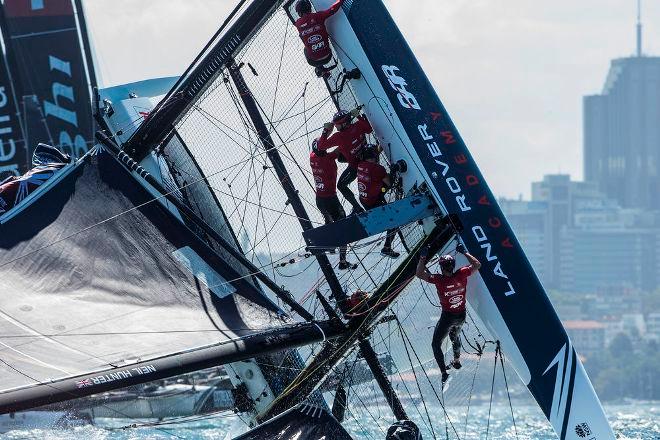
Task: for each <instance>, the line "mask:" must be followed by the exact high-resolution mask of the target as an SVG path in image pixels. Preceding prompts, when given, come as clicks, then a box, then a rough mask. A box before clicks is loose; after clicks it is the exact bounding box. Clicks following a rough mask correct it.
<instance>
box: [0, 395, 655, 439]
mask: <svg viewBox="0 0 660 440" xmlns="http://www.w3.org/2000/svg"><path fill="white" fill-rule="evenodd" d="M605 410H606V412H607V414H608V417H609V419H610V422H611V423H612V426H613V428H614V431H615V432H616V434H617V437H618V438H619V439H621V440H632V439H635V440H637V439H641V440H660V402H650V403H648V402H647V403H634V404H633V403H629V404H625V405H606V406H605ZM431 414H432V418H433V415H435V416H436V417H437V419H436V420H434V423H433V425H434V432H433V434H429V433H428V431H427V432H425V435H424V439H425V440H428V439H432V438H434V436H435V438H437V439H446V438H450V439H457V438H460V439H486V438H488V439H494V440H495V439H501V440H504V439H530V440H546V439H547V440H550V439H556V438H557V437H556V436H555V435H554V433H553V432H552V430H551V428H550V426H549V424H548V422H547V421H546V420H545V418H543V416H542V415H540V414H539V412H538V408H534V407H531V406H529V407H527V406H523V407H517V408H515V422H516V423H515V428H514V425H513V423H512V418H511V413H510V409H509V408H508V406H497V407H493V409H492V412H491V416H490V422H488V406H487V405H481V406H476V407H475V408H474V410H473V411H471V414H472V415H471V416H470V420H469V421H468V423H467V426H466V423H465V420H462V421H461V420H455V421H454V423H453V425H454V426H453V428H451V431H450V432H449V436H448V437H447V435H446V432H445V430H444V427H445V425H444V417H443V413H442V412H441V411H440V409H439V408H431ZM138 423H140V422H138V421H135V420H113V421H112V422H111V423H106V427H105V428H101V427H97V426H81V427H76V428H69V429H53V430H41V429H34V430H24V431H13V432H10V433H7V434H4V435H2V436H0V439H12V440H15V439H21V440H23V439H34V440H42V439H48V440H74V439H76V440H78V439H89V440H165V439H186V440H207V439H208V440H211V439H213V440H225V439H230V438H231V437H232V436H234V435H238V434H239V433H241V432H242V431H243V428H242V426H243V424H242V422H240V420H237V419H236V417H234V416H227V415H225V416H213V417H208V418H203V419H200V420H198V421H195V422H189V423H185V424H168V423H167V422H165V423H161V424H159V425H158V426H151V427H130V426H131V425H134V424H138ZM348 424H349V428H350V429H351V432H352V434H353V435H354V437H355V438H356V439H359V440H366V439H379V440H381V439H384V438H385V435H384V433H383V432H382V431H381V429H380V428H379V427H378V425H377V424H376V422H375V421H374V420H371V421H370V420H361V421H357V420H348ZM358 425H359V426H358ZM424 429H425V430H426V429H428V428H427V427H425V428H424ZM454 429H455V431H454ZM516 430H517V435H516ZM487 431H488V436H486V432H487Z"/></svg>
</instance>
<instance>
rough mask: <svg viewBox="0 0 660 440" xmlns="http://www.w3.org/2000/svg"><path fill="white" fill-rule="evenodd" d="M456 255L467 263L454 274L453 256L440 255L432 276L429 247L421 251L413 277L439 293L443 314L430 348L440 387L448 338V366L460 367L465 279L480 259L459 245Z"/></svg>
mask: <svg viewBox="0 0 660 440" xmlns="http://www.w3.org/2000/svg"><path fill="white" fill-rule="evenodd" d="M456 252H458V253H461V254H463V255H465V257H466V258H467V259H468V262H469V263H470V264H469V265H467V266H463V267H461V268H460V269H458V270H457V271H454V268H455V267H456V259H454V257H453V256H452V255H442V256H441V257H440V259H439V265H440V273H439V274H432V273H431V272H429V271H428V269H427V268H426V260H427V258H428V253H429V250H428V248H424V249H422V250H421V251H420V255H419V262H418V263H417V271H416V275H417V276H418V277H419V278H421V279H422V280H424V281H426V282H428V283H432V284H435V287H436V289H437V290H438V297H439V298H440V306H441V307H442V314H441V315H440V320H439V321H438V323H437V324H436V326H435V331H434V332H433V341H432V342H431V347H432V348H433V355H434V356H435V360H436V362H437V363H438V366H439V367H440V371H441V372H442V383H443V384H444V383H445V382H446V381H447V379H449V374H448V373H447V366H446V365H445V356H444V353H443V352H442V342H443V341H444V340H445V338H446V337H447V335H449V339H450V340H451V345H452V348H453V351H454V360H453V361H452V363H451V366H452V367H453V368H454V369H459V368H461V361H460V357H461V326H462V325H463V323H464V322H465V295H466V288H467V282H468V277H469V276H470V275H473V274H475V273H476V272H477V271H478V270H479V268H480V267H481V263H480V262H479V260H477V259H476V258H475V257H473V256H472V255H470V253H468V252H467V251H466V249H465V247H464V246H463V245H462V244H461V243H459V244H458V245H457V246H456Z"/></svg>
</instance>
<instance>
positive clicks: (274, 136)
mask: <svg viewBox="0 0 660 440" xmlns="http://www.w3.org/2000/svg"><path fill="white" fill-rule="evenodd" d="M330 3H331V2H329V1H326V0H315V1H313V4H314V7H315V8H316V9H317V10H319V9H324V8H327V7H328V6H330ZM293 6H294V2H293V1H286V2H282V1H275V0H252V1H248V0H242V1H240V2H239V3H238V5H237V6H236V8H235V10H234V11H233V12H232V14H231V15H230V17H229V18H228V19H227V20H226V21H225V23H224V24H223V25H222V27H221V28H220V30H219V31H218V33H217V34H216V35H215V36H214V38H213V39H212V40H211V41H210V42H209V44H208V45H207V47H206V48H205V49H204V51H203V52H202V53H201V54H200V55H199V57H198V58H197V59H196V60H195V62H194V63H193V64H192V65H191V66H190V68H189V69H188V70H187V71H186V72H184V74H183V75H182V76H181V77H180V79H179V80H178V81H177V82H176V83H175V84H174V86H173V87H172V88H171V90H170V91H169V92H168V93H167V95H166V97H165V98H164V99H163V100H161V101H160V102H159V103H158V104H157V105H156V106H155V108H154V107H153V104H152V102H151V100H150V99H148V98H147V97H144V96H149V95H151V96H153V95H155V94H156V93H153V91H154V90H155V89H158V87H157V86H154V83H149V84H146V83H145V84H135V85H132V86H131V87H130V89H131V93H130V96H122V93H123V92H122V90H124V89H121V90H119V89H115V90H107V91H103V90H102V91H100V93H99V95H100V96H99V97H98V109H99V115H98V116H99V117H98V119H99V123H100V125H101V126H102V127H104V130H103V131H101V132H99V133H98V134H97V138H98V140H99V145H98V146H97V147H95V149H94V150H93V151H92V152H90V153H89V154H87V155H86V156H84V157H83V158H82V159H81V160H79V161H78V162H76V163H75V164H72V165H69V166H67V167H66V168H65V169H64V170H63V171H62V172H60V174H59V175H57V176H56V177H54V178H53V179H52V180H51V181H49V182H48V183H47V184H46V185H44V186H42V187H41V188H39V190H37V191H36V192H35V193H33V194H32V195H31V196H30V197H29V198H28V200H26V201H25V202H24V203H23V204H22V205H20V206H18V207H17V208H15V209H14V210H12V211H9V212H8V213H7V214H5V215H4V216H2V217H0V231H2V233H1V234H0V273H2V278H0V293H1V295H0V298H2V299H0V311H1V315H0V316H2V318H3V320H2V322H0V335H2V339H1V340H0V343H1V344H2V345H3V348H2V351H1V352H2V354H3V357H2V362H1V365H0V368H1V369H2V374H3V378H5V377H6V378H7V379H6V380H4V381H3V385H2V391H0V411H1V412H2V413H9V412H15V411H20V410H26V409H30V408H34V407H38V406H41V405H44V404H52V403H55V402H64V401H67V400H71V399H75V398H79V397H83V396H87V395H91V394H97V393H100V392H102V391H106V390H111V389H116V388H121V387H125V386H128V385H132V384H137V383H143V382H147V381H152V380H154V379H157V378H161V377H169V376H172V375H176V374H181V373H184V372H188V371H195V370H198V369H201V368H206V367H209V366H213V365H219V364H226V365H227V367H226V368H227V370H228V371H229V372H230V373H231V374H230V378H231V379H232V382H233V384H234V386H235V395H236V396H239V397H240V399H237V402H240V403H237V411H239V412H240V413H242V414H243V415H244V416H245V417H246V420H247V421H248V424H249V425H250V426H251V427H253V426H256V425H259V426H256V427H255V429H254V430H253V431H251V432H249V433H247V434H245V435H246V436H245V437H243V438H263V436H264V435H268V434H267V433H273V432H279V433H286V435H285V436H284V437H282V438H293V437H294V436H295V435H302V437H300V438H321V437H322V436H324V435H325V436H326V438H348V437H347V436H348V435H349V434H347V432H346V429H348V430H349V431H351V430H352V429H358V428H359V429H362V430H364V429H363V428H364V426H361V425H363V424H364V423H367V421H369V423H373V424H375V425H376V426H377V428H376V429H380V430H382V432H385V430H387V428H388V426H389V425H390V424H391V423H392V422H394V421H395V420H394V419H396V420H399V421H401V422H402V421H404V420H408V419H414V420H415V422H416V423H417V425H418V426H417V428H416V429H419V430H421V431H423V432H424V433H425V434H424V436H429V437H433V438H435V437H436V436H438V435H440V436H442V434H439V433H440V432H444V434H445V435H446V437H447V438H470V437H471V436H474V435H475V434H476V435H480V433H479V432H478V431H474V429H477V430H478V429H479V428H478V427H476V428H474V429H473V428H472V427H471V425H470V422H471V419H470V402H471V398H472V391H473V389H474V386H475V381H478V369H479V362H480V360H481V358H482V356H485V355H487V354H488V353H490V354H494V356H495V357H494V359H495V362H496V365H497V362H498V360H499V362H500V363H501V365H502V371H503V373H505V369H504V358H506V359H507V360H509V361H510V365H512V366H513V368H514V369H515V371H516V372H517V374H518V376H519V377H520V379H521V381H522V383H523V384H524V385H525V386H526V387H527V388H528V389H529V391H530V393H531V394H532V396H533V397H534V398H535V399H536V401H537V403H538V405H539V407H540V408H541V409H542V410H543V412H544V414H545V415H546V417H547V418H548V420H549V421H550V423H551V424H552V426H553V428H554V430H555V431H556V433H557V435H558V437H559V438H561V439H579V438H584V434H585V433H587V432H588V433H590V434H589V436H590V437H589V438H596V439H613V438H614V435H613V433H612V431H611V428H610V427H609V424H608V422H607V419H606V417H605V415H604V413H603V410H602V407H601V405H600V403H599V401H598V398H597V396H596V394H595V392H594V390H593V388H592V386H591V384H590V382H589V379H588V377H587V375H586V373H585V371H584V369H583V367H582V365H581V362H580V360H579V358H578V356H577V354H576V352H575V350H574V348H573V347H572V345H571V343H570V340H569V339H568V337H567V335H566V332H565V331H564V329H563V327H562V325H561V322H560V321H559V319H558V318H557V315H556V313H555V312H554V310H553V308H552V305H551V304H550V302H549V300H548V298H547V295H546V294H545V291H544V290H543V287H542V286H541V284H540V283H539V281H538V279H537V277H536V275H535V274H534V271H533V269H532V268H531V266H530V264H529V262H528V261H527V259H526V257H525V255H524V253H523V251H522V249H521V247H520V245H519V243H518V242H517V240H516V238H515V236H514V234H513V232H512V231H511V229H510V227H509V226H508V224H507V222H506V219H505V218H504V215H503V214H502V212H501V211H500V209H499V207H498V206H497V203H496V200H495V198H494V197H493V195H492V193H491V192H490V190H489V189H488V187H487V185H486V183H485V180H484V178H483V176H482V175H481V173H480V172H479V170H478V168H477V167H476V164H475V163H474V161H473V160H472V158H471V155H470V153H469V151H468V150H467V147H466V146H465V144H464V142H463V141H462V139H461V137H460V135H459V133H458V131H457V130H456V127H455V126H454V125H453V123H452V121H451V119H450V118H449V115H448V113H447V111H446V110H445V109H444V107H443V106H442V104H441V102H440V100H439V99H438V97H437V95H436V93H435V91H434V90H433V88H432V86H431V84H430V82H429V81H428V79H427V78H426V76H425V75H424V73H423V71H422V69H421V67H420V66H419V64H418V63H417V61H416V59H415V57H414V55H413V53H412V52H411V50H410V48H409V47H408V45H407V44H406V42H405V40H404V38H403V37H402V35H401V33H400V32H399V30H398V29H397V27H396V25H395V24H394V22H393V20H392V18H391V17H390V16H389V14H388V12H387V10H386V8H385V6H384V5H383V4H382V2H381V1H379V0H347V1H345V2H344V3H343V5H342V10H341V11H340V12H339V13H337V14H336V15H335V16H334V17H332V18H331V19H329V20H328V21H327V24H328V29H329V32H330V35H331V37H332V47H333V50H334V54H335V61H336V64H337V66H336V67H335V68H334V69H333V70H332V71H331V72H330V75H329V76H328V77H327V78H325V79H319V78H317V77H316V76H315V75H314V70H313V69H312V68H310V67H309V66H308V65H307V62H306V61H305V59H304V57H303V56H302V43H301V41H300V38H299V36H298V34H297V32H296V31H295V28H294V27H293V25H292V22H293V21H294V20H295V19H296V15H295V14H296V13H295V11H294V8H293ZM355 69H358V71H359V73H360V75H355V74H354V72H355ZM348 72H351V74H350V75H347V73H348ZM161 84H162V85H163V87H165V84H167V81H163V82H161ZM148 86H149V87H148ZM147 89H150V92H147V91H146V90H147ZM143 90H144V92H142V91H143ZM162 91H163V92H164V91H165V89H163V90H162ZM124 95H125V94H124ZM360 107H362V109H363V111H364V113H365V114H366V116H367V118H368V119H369V121H370V122H371V124H372V126H373V127H374V135H373V139H372V141H373V142H376V141H378V143H380V145H381V146H382V147H383V148H384V155H383V156H384V159H385V160H387V161H388V162H389V163H390V164H394V163H399V164H403V165H401V166H400V169H401V172H400V174H399V178H398V179H397V190H396V191H394V192H393V196H392V197H393V199H392V200H391V202H392V203H390V204H389V205H387V206H386V207H384V208H378V209H377V210H374V211H368V212H367V213H365V214H360V215H356V216H351V217H349V218H347V219H346V220H343V221H340V222H337V223H336V224H330V225H326V226H323V225H322V220H321V217H320V215H319V213H318V212H317V211H316V208H315V206H314V203H313V201H311V200H312V199H313V195H314V192H313V185H312V183H311V182H310V175H309V170H308V169H307V168H306V163H304V161H306V160H307V158H306V156H307V155H308V154H309V153H308V152H309V146H310V145H311V141H312V140H313V138H314V137H315V136H317V135H318V132H319V131H320V128H321V127H322V126H323V124H324V123H325V122H327V121H328V119H329V116H330V115H331V114H332V113H333V112H334V111H336V110H337V109H349V110H350V109H354V108H360ZM301 162H303V163H302V164H301ZM393 226H397V227H399V228H400V233H399V237H400V242H401V243H400V245H401V247H402V248H404V249H405V250H406V253H405V255H404V256H402V257H401V258H400V261H398V260H397V261H396V262H394V263H393V262H392V261H391V260H389V261H387V262H384V261H382V260H381V258H380V256H379V255H378V253H377V252H375V251H374V249H375V246H377V245H378V243H379V241H380V240H381V239H382V237H381V236H382V234H381V233H382V232H383V231H385V230H387V229H390V228H391V227H393ZM301 229H302V232H303V233H302V234H301V233H298V232H296V231H301ZM459 240H460V242H462V243H464V244H465V246H466V247H467V248H468V249H469V250H470V251H471V252H472V253H473V254H475V255H477V256H478V257H479V258H480V259H481V260H482V262H483V266H482V268H481V270H480V272H479V275H477V276H476V279H474V280H472V281H470V283H468V289H469V290H468V302H469V305H470V323H471V324H470V326H469V327H468V328H467V329H466V331H464V334H463V341H464V344H465V346H466V348H467V347H468V346H469V347H471V348H472V349H473V351H472V352H470V351H469V350H467V349H466V353H467V354H466V359H464V362H463V363H464V367H463V369H462V370H461V371H457V372H455V373H453V374H452V375H453V376H455V378H454V381H453V382H452V383H451V384H450V386H449V387H448V389H446V390H442V389H441V387H439V381H438V380H437V379H433V371H432V369H433V365H432V363H429V359H430V357H429V356H428V351H429V350H428V345H429V344H430V338H425V337H423V336H424V334H425V330H424V329H423V328H422V327H423V325H421V322H422V320H426V321H429V315H430V314H429V312H428V308H427V307H419V304H420V300H421V301H424V299H423V298H424V295H426V291H425V290H424V289H425V287H424V286H422V285H421V284H420V283H419V282H418V281H416V280H415V278H414V268H415V265H416V262H417V259H418V253H419V250H420V249H421V248H422V247H425V246H427V245H429V246H430V247H431V251H432V253H437V252H440V251H442V252H444V253H446V252H450V251H451V250H452V246H453V244H454V243H456V242H457V241H459ZM348 243H352V244H351V247H350V249H351V253H352V254H353V255H354V256H355V257H357V258H358V260H359V263H360V267H359V268H358V269H357V270H355V271H352V272H343V273H339V274H338V273H336V272H335V267H334V266H335V265H336V263H334V262H333V261H332V260H333V259H334V257H333V255H332V252H333V249H335V248H338V247H341V246H343V245H346V244H348ZM291 270H293V272H291ZM310 273H311V274H312V277H311V278H309V277H308V274H310ZM303 279H304V280H309V281H307V282H306V283H301V282H300V281H301V280H303ZM301 284H304V285H303V286H302V287H301V286H300V285H301ZM283 285H284V286H286V287H285V288H284V287H282V286H283ZM357 289H364V290H368V291H370V292H371V294H370V296H369V297H368V299H367V300H365V301H363V303H362V304H361V308H360V309H359V310H358V311H357V312H356V311H355V310H348V309H347V307H346V298H347V296H349V295H350V293H351V292H352V291H354V290H357ZM289 313H290V315H289V316H287V314H289ZM293 316H296V317H298V319H300V320H299V321H294V320H293V319H292V317H293ZM429 322H430V321H429ZM411 331H416V332H417V335H416V336H417V337H416V338H411V337H410V336H409V333H410V332H411ZM426 334H428V331H426ZM413 339H415V340H414V341H413ZM302 346H309V347H311V350H309V349H300V350H298V351H296V350H294V349H295V348H296V347H302ZM424 347H426V353H425V352H424V350H425V348H424ZM377 351H386V352H388V353H391V354H392V358H393V362H394V364H395V368H394V369H393V370H392V371H391V372H386V371H385V370H384V369H383V367H382V365H381V362H380V360H379V356H378V354H377ZM467 355H469V356H467ZM304 357H307V358H308V360H307V361H304V360H303V359H304ZM359 359H364V361H365V362H366V364H367V365H368V367H369V369H370V370H371V374H372V375H373V378H374V381H373V383H372V384H371V385H369V384H368V383H362V384H357V383H353V381H352V373H351V371H350V370H351V368H350V365H351V364H355V362H357V361H358V360H359ZM388 373H390V374H388ZM411 373H412V374H411ZM329 376H332V377H333V381H334V382H333V384H334V383H336V386H335V391H334V393H333V406H332V416H330V412H329V408H328V406H327V404H326V402H325V397H327V393H326V395H325V396H324V395H323V394H322V393H321V391H319V390H320V389H327V387H323V386H322V385H323V384H324V382H325V380H326V378H327V377H329ZM504 377H505V380H506V376H504ZM338 378H340V379H338ZM470 383H471V386H470ZM493 383H494V382H493ZM374 384H375V385H374ZM376 387H377V389H378V392H379V393H382V395H383V396H384V400H385V405H387V406H388V407H389V408H390V409H391V412H392V414H393V416H394V419H392V416H388V417H374V415H373V413H372V411H371V409H372V408H371V406H372V405H374V404H375V403H372V404H371V405H370V404H369V403H370V402H369V401H368V400H367V402H366V403H365V398H367V396H371V397H373V396H374V393H373V391H375V390H376ZM492 391H493V390H492V388H491V399H492V396H493V393H492ZM507 391H508V383H507ZM370 393H371V394H370ZM406 395H407V396H408V399H402V397H406ZM427 400H433V401H434V403H435V404H436V405H440V407H441V409H442V414H441V415H440V416H439V417H432V416H431V414H430V413H429V409H428V406H427ZM375 401H376V400H375V399H374V402H375ZM509 402H510V403H511V400H509ZM418 403H422V404H423V405H419V404H418ZM459 407H460V408H459ZM513 415H514V414H513V409H512V416H513ZM463 421H464V422H465V426H464V429H463V427H461V426H459V423H461V424H462V423H463ZM342 422H343V423H342ZM513 422H514V428H515V418H514V419H513ZM402 423H403V422H402ZM301 433H303V434H301ZM486 435H488V426H487V427H486ZM412 438H414V437H412Z"/></svg>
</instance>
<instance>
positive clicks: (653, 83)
mask: <svg viewBox="0 0 660 440" xmlns="http://www.w3.org/2000/svg"><path fill="white" fill-rule="evenodd" d="M583 111H584V177H585V180H586V181H590V182H595V183H596V184H597V185H598V187H599V189H600V190H601V191H603V192H604V193H605V194H606V195H607V196H608V197H610V198H613V199H614V200H616V201H617V202H618V203H619V204H620V205H621V206H622V207H624V208H642V209H653V210H660V191H659V190H658V189H659V188H660V57H650V56H645V55H644V54H643V53H642V27H641V20H640V19H639V18H638V22H637V53H636V55H635V56H631V57H627V58H619V59H615V60H613V61H612V63H611V67H610V71H609V73H608V75H607V79H606V81H605V86H604V87H603V90H602V93H601V94H599V95H591V96H585V97H584V106H583Z"/></svg>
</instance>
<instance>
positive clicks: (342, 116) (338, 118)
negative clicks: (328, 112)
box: [332, 110, 353, 126]
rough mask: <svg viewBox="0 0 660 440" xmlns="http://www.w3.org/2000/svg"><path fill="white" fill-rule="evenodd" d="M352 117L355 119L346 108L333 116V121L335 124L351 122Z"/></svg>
mask: <svg viewBox="0 0 660 440" xmlns="http://www.w3.org/2000/svg"><path fill="white" fill-rule="evenodd" d="M351 119H353V117H352V116H351V114H350V112H347V111H346V110H339V111H338V112H337V113H335V115H334V116H333V117H332V123H333V124H335V126H338V125H343V124H348V123H350V122H351Z"/></svg>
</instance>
